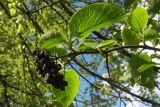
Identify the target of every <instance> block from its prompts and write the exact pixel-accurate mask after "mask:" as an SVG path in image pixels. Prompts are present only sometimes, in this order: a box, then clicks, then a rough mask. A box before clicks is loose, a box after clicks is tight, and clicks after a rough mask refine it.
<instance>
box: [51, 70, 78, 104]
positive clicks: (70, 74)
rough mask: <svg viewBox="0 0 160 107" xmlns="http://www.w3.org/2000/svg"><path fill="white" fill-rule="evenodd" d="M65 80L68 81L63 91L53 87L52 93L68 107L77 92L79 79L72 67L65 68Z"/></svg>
mask: <svg viewBox="0 0 160 107" xmlns="http://www.w3.org/2000/svg"><path fill="white" fill-rule="evenodd" d="M65 80H66V81H67V82H68V85H67V86H66V87H65V91H61V90H59V89H55V88H53V93H54V94H55V96H56V97H57V98H58V99H59V100H60V101H61V102H62V103H63V104H64V106H66V107H68V106H69V105H70V104H71V103H72V101H73V100H74V98H75V96H76V95H77V93H78V89H79V86H80V80H79V77H78V74H77V73H76V72H75V71H73V70H72V69H66V70H65Z"/></svg>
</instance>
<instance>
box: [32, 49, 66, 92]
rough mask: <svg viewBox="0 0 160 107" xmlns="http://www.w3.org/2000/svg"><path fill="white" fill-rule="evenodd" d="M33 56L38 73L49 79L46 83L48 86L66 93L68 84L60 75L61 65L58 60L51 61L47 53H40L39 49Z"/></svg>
mask: <svg viewBox="0 0 160 107" xmlns="http://www.w3.org/2000/svg"><path fill="white" fill-rule="evenodd" d="M33 55H34V59H35V64H36V70H37V71H38V73H39V74H41V76H42V77H47V80H46V82H47V83H48V84H51V85H52V86H54V87H55V88H57V89H60V90H62V91H64V90H65V86H67V85H68V83H67V82H66V81H64V76H63V75H62V74H60V73H59V71H60V69H61V65H60V64H58V63H57V61H56V60H54V59H53V60H51V58H50V57H49V54H48V53H47V52H46V51H45V52H44V51H40V50H39V49H38V48H37V49H36V50H35V51H34V52H33Z"/></svg>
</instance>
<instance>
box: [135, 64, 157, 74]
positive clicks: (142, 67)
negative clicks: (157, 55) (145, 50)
mask: <svg viewBox="0 0 160 107" xmlns="http://www.w3.org/2000/svg"><path fill="white" fill-rule="evenodd" d="M155 65H156V63H149V64H143V65H142V66H140V67H139V68H138V72H139V73H141V72H143V71H145V70H147V69H149V68H151V67H153V66H155Z"/></svg>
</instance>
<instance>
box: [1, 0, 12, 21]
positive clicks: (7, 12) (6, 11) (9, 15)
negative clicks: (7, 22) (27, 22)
mask: <svg viewBox="0 0 160 107" xmlns="http://www.w3.org/2000/svg"><path fill="white" fill-rule="evenodd" d="M0 6H1V7H2V8H3V10H4V11H5V13H6V14H7V16H8V17H9V18H10V19H11V18H12V16H11V14H10V12H9V11H8V10H7V9H6V8H5V6H4V5H3V3H2V2H1V1H0Z"/></svg>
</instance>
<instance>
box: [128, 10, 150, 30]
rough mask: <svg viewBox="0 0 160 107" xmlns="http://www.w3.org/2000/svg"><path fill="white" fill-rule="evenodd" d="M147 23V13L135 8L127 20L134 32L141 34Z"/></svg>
mask: <svg viewBox="0 0 160 107" xmlns="http://www.w3.org/2000/svg"><path fill="white" fill-rule="evenodd" d="M147 23H148V13H147V11H146V9H144V8H142V7H138V8H136V9H135V10H134V11H133V13H132V15H131V17H130V18H129V25H130V26H131V28H132V29H133V30H134V31H137V32H142V31H143V29H144V28H145V27H146V25H147Z"/></svg>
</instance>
